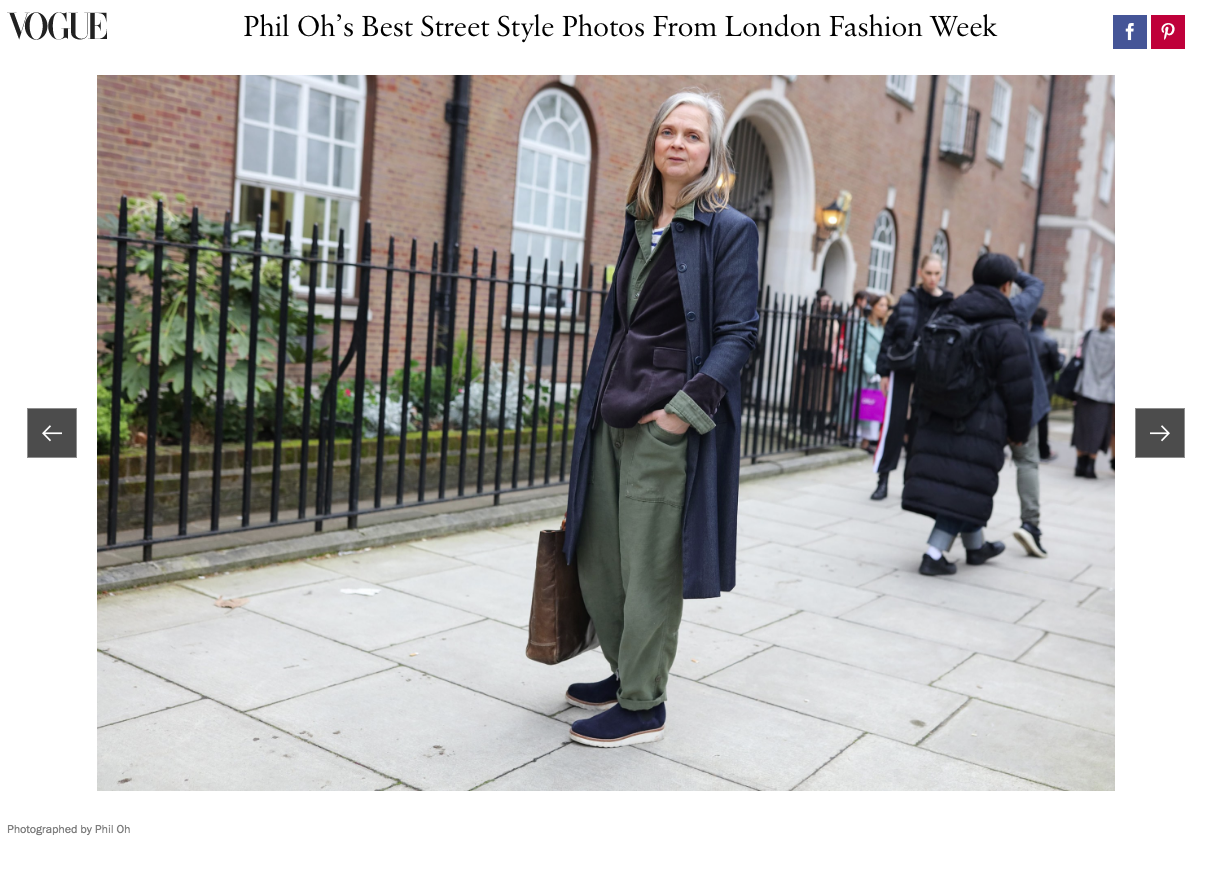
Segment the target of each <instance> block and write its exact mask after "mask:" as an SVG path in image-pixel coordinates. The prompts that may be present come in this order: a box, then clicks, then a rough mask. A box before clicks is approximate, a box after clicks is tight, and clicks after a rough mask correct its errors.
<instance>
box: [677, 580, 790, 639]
mask: <svg viewBox="0 0 1205 878" xmlns="http://www.w3.org/2000/svg"><path fill="white" fill-rule="evenodd" d="M737 578H738V581H739V578H740V574H739V573H738V574H737ZM737 589H738V590H739V589H740V585H739V584H738V585H737ZM741 591H743V590H741ZM794 612H795V610H794V608H792V607H785V606H783V605H782V604H776V603H771V602H770V601H760V600H758V599H757V598H752V597H747V596H745V595H744V594H743V593H741V592H738V591H727V592H724V593H723V594H721V595H720V596H719V597H718V598H715V599H713V600H711V599H709V600H701V601H683V607H682V618H683V619H685V620H686V621H687V622H694V623H695V624H696V625H706V626H707V627H708V628H718V629H720V630H721V631H727V632H729V633H731V634H745V633H747V632H749V631H752V630H753V629H754V628H760V627H762V626H763V625H769V624H770V623H771V622H777V621H778V620H779V619H785V618H786V617H787V616H789V615H791V614H792V613H794Z"/></svg>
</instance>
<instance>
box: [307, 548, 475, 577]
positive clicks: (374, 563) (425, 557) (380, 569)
mask: <svg viewBox="0 0 1205 878" xmlns="http://www.w3.org/2000/svg"><path fill="white" fill-rule="evenodd" d="M311 563H313V564H317V565H319V566H320V567H324V568H326V569H327V570H331V571H333V572H335V573H337V574H338V575H339V576H348V577H351V578H352V579H359V580H361V581H363V582H374V583H384V582H393V581H396V580H398V579H403V578H407V577H412V576H423V575H424V574H430V573H436V572H439V571H443V570H452V569H454V568H457V567H463V566H464V565H465V562H464V561H462V560H460V559H458V558H449V557H447V556H446V555H440V554H438V553H436V552H427V551H424V550H422V549H416V548H415V547H414V545H413V544H410V543H408V544H405V545H401V546H386V547H384V548H379V549H371V550H369V551H363V552H353V553H352V554H350V555H342V556H339V555H335V556H333V557H330V558H315V559H314V560H313V561H312V562H311ZM290 584H292V583H290Z"/></svg>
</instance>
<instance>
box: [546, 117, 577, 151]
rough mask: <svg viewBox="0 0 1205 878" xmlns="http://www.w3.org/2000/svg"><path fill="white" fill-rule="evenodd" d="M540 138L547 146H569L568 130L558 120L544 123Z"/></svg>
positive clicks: (567, 147) (566, 147)
mask: <svg viewBox="0 0 1205 878" xmlns="http://www.w3.org/2000/svg"><path fill="white" fill-rule="evenodd" d="M540 140H541V141H542V142H543V143H547V144H548V145H549V146H555V147H556V148H557V149H569V148H570V141H569V132H568V131H567V130H565V126H564V125H562V124H561V123H560V122H554V123H553V124H551V125H545V126H544V130H543V132H541V134H540Z"/></svg>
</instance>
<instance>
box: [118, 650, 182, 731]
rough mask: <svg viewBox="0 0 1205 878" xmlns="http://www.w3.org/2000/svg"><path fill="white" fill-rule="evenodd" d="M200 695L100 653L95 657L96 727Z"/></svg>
mask: <svg viewBox="0 0 1205 878" xmlns="http://www.w3.org/2000/svg"><path fill="white" fill-rule="evenodd" d="M200 697H201V696H200V695H197V694H196V693H195V692H189V691H188V690H187V689H181V688H180V687H179V686H177V685H175V684H174V683H168V682H167V681H166V680H161V679H159V678H158V677H156V676H155V675H154V674H148V673H147V672H146V671H140V670H138V668H136V667H134V666H133V665H127V664H126V663H125V662H119V661H118V660H117V659H115V658H112V657H111V656H107V655H105V654H104V653H99V652H98V653H97V654H96V724H97V725H98V726H107V725H109V724H111V723H117V722H121V721H122V720H127V719H132V718H133V717H136V716H142V715H143V714H147V713H154V712H155V711H158V710H164V709H165V708H168V707H175V706H176V705H177V704H187V703H188V702H189V701H196V700H197V699H199V698H200Z"/></svg>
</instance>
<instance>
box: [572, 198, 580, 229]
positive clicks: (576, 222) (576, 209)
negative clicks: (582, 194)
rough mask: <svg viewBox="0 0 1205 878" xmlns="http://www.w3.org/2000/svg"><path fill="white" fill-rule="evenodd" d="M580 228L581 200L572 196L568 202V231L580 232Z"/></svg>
mask: <svg viewBox="0 0 1205 878" xmlns="http://www.w3.org/2000/svg"><path fill="white" fill-rule="evenodd" d="M581 230H582V202H581V200H580V199H577V198H574V199H572V200H571V201H570V202H569V231H571V232H580V231H581Z"/></svg>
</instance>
